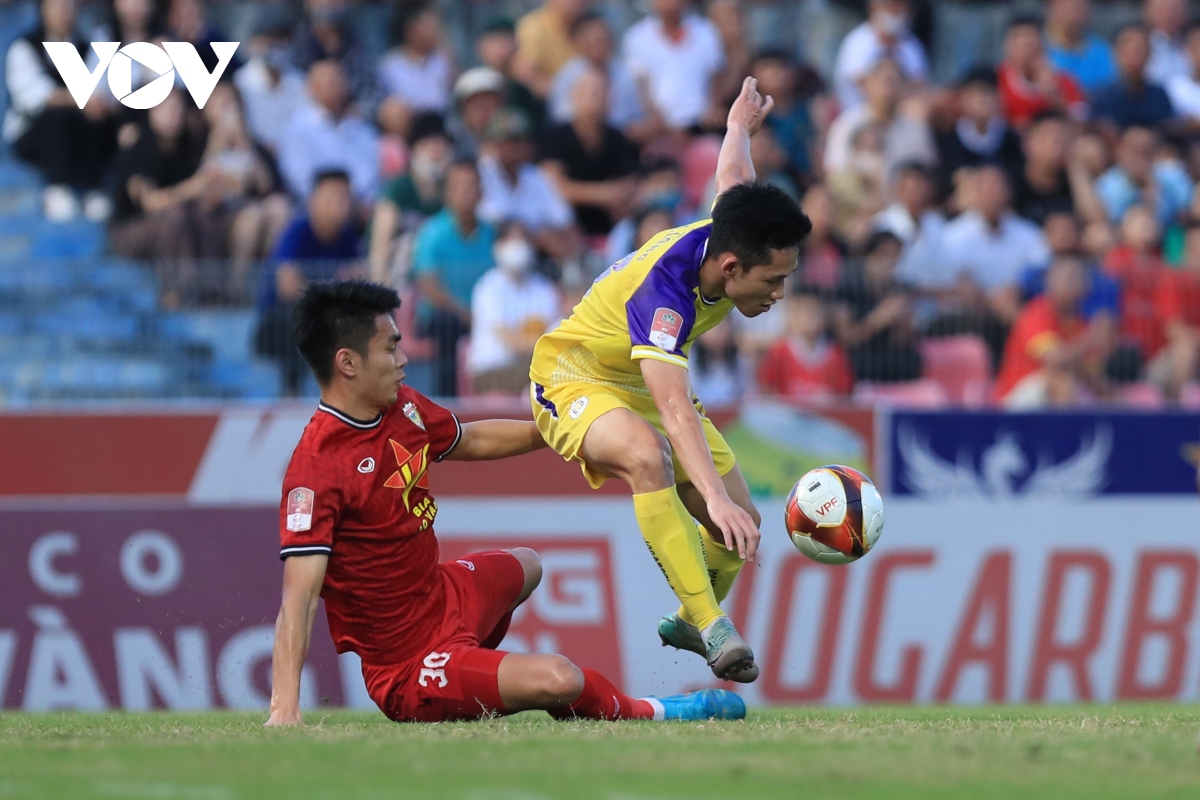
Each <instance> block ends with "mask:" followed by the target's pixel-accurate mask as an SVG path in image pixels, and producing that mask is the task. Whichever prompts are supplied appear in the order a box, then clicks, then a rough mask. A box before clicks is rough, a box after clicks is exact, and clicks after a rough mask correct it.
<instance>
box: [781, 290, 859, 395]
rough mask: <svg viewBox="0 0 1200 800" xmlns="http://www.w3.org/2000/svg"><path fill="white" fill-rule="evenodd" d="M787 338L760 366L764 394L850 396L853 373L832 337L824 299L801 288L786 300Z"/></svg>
mask: <svg viewBox="0 0 1200 800" xmlns="http://www.w3.org/2000/svg"><path fill="white" fill-rule="evenodd" d="M784 310H785V311H786V312H787V336H785V337H784V338H782V339H780V340H779V341H777V342H775V344H773V345H771V347H770V348H769V349H768V350H767V352H766V355H765V356H763V360H762V363H761V364H759V367H758V384H759V387H760V388H761V389H762V391H763V393H764V394H767V395H777V396H780V397H783V398H786V399H788V400H808V401H823V400H828V399H830V398H832V397H835V396H839V395H848V394H850V390H851V389H853V388H854V374H853V373H852V372H851V370H850V361H849V359H847V358H846V353H845V351H843V350H842V348H841V347H839V346H838V345H837V343H835V342H834V341H833V340H832V339H831V338H830V337H829V316H828V313H827V312H826V309H825V306H824V305H823V304H822V303H821V297H820V296H819V295H818V294H817V293H816V292H815V291H814V290H812V289H801V290H799V291H796V292H794V293H792V294H791V295H790V296H789V297H788V299H787V306H786V307H785V309H784Z"/></svg>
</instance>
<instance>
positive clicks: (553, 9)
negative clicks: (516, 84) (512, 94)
mask: <svg viewBox="0 0 1200 800" xmlns="http://www.w3.org/2000/svg"><path fill="white" fill-rule="evenodd" d="M585 8H586V0H544V2H543V4H542V5H541V6H540V7H538V8H535V9H534V10H532V11H530V12H529V13H528V14H526V15H525V16H523V17H521V19H520V20H519V21H518V22H517V62H516V65H515V67H514V69H515V74H516V75H517V76H518V78H519V79H520V80H521V82H522V83H524V84H525V85H526V86H528V87H529V88H530V89H531V90H533V93H534V94H536V95H537V96H538V97H545V96H546V94H547V92H549V91H550V84H551V82H552V81H553V80H554V75H555V73H557V72H558V71H559V70H560V69H562V66H563V65H564V64H566V63H567V62H568V61H570V60H571V56H573V55H574V54H575V52H574V47H573V46H572V44H571V25H572V24H573V23H574V22H575V20H576V19H578V18H579V15H580V14H582V13H583V12H584V10H585Z"/></svg>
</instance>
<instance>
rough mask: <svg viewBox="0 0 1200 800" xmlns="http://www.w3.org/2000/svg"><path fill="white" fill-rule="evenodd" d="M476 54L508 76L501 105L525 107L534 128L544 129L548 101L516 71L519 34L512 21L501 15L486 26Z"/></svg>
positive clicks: (481, 61)
mask: <svg viewBox="0 0 1200 800" xmlns="http://www.w3.org/2000/svg"><path fill="white" fill-rule="evenodd" d="M475 54H476V55H477V56H479V62H480V64H481V65H482V66H484V67H487V68H489V69H493V70H495V71H496V72H498V73H499V74H500V76H501V77H502V78H503V79H504V88H503V89H502V90H501V92H500V95H501V98H500V100H501V103H500V104H501V105H506V106H512V107H513V108H519V109H521V110H522V111H524V112H525V115H526V116H527V117H529V119H530V120H531V121H532V122H533V124H534V127H535V128H540V127H541V126H542V121H543V120H544V119H545V117H546V103H545V102H544V101H543V100H542V99H541V98H540V97H538V96H537V95H535V94H534V93H533V92H532V91H530V89H529V87H528V86H526V85H525V84H524V83H522V82H521V81H520V80H518V79H517V78H516V76H515V74H514V69H515V68H516V63H517V36H516V33H515V30H514V28H513V23H512V20H510V19H507V18H505V17H498V18H496V19H493V20H492V21H491V22H489V23H488V24H487V25H485V26H484V29H483V32H482V33H480V34H479V38H478V39H476V40H475ZM560 71H561V70H560ZM556 77H557V76H556ZM497 108H499V106H497Z"/></svg>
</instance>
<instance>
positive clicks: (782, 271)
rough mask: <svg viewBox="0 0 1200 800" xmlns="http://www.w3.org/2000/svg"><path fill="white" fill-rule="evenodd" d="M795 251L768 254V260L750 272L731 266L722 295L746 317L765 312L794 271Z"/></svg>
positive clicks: (797, 253)
mask: <svg viewBox="0 0 1200 800" xmlns="http://www.w3.org/2000/svg"><path fill="white" fill-rule="evenodd" d="M799 255H800V254H799V252H797V251H796V250H772V251H771V260H770V261H769V262H768V263H766V264H759V265H758V266H755V267H751V268H750V269H742V268H741V267H739V266H732V267H730V268H727V271H726V270H723V272H725V295H726V296H727V297H728V298H729V299H730V300H732V301H733V305H734V306H735V307H736V308H737V310H738V311H741V312H742V313H743V314H744V315H746V316H747V317H757V316H758V315H759V314H762V313H763V312H765V311H767V310H769V309H770V308H771V306H773V305H774V304H775V303H776V302H778V301H779V300H780V299H781V298H782V297H783V294H784V290H783V284H784V281H786V280H787V277H788V275H791V274H792V273H793V272H795V271H796V264H797V261H798V259H799Z"/></svg>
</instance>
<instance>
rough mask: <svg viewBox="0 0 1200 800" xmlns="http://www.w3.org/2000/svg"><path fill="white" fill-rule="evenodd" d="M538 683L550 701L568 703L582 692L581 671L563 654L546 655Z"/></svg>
mask: <svg viewBox="0 0 1200 800" xmlns="http://www.w3.org/2000/svg"><path fill="white" fill-rule="evenodd" d="M540 683H541V687H540V688H541V690H542V692H543V693H544V694H545V696H546V699H547V700H548V701H549V702H550V703H553V704H564V705H565V704H569V703H572V702H574V701H575V699H576V698H578V697H579V695H580V693H582V692H583V672H581V671H580V669H579V667H577V666H575V665H574V664H572V663H571V661H570V659H568V658H565V657H564V656H547V658H546V662H545V665H544V666H543V668H542V674H541V680H540Z"/></svg>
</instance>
